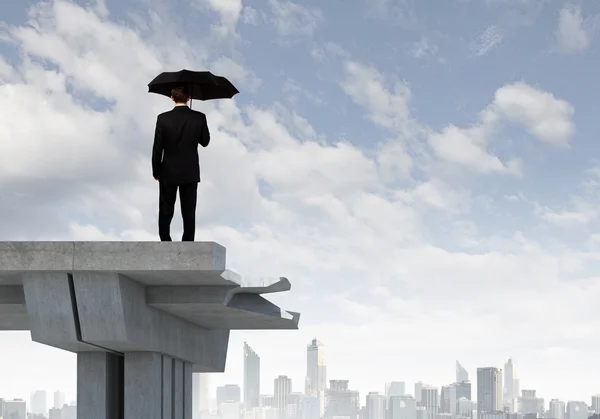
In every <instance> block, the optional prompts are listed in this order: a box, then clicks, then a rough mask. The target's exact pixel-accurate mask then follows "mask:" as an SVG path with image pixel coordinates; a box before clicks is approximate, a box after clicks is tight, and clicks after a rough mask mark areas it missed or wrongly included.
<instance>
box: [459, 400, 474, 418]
mask: <svg viewBox="0 0 600 419" xmlns="http://www.w3.org/2000/svg"><path fill="white" fill-rule="evenodd" d="M456 415H457V416H458V417H462V418H470V419H472V418H473V402H472V401H471V400H469V399H467V398H466V397H461V398H459V399H458V401H457V402H456Z"/></svg>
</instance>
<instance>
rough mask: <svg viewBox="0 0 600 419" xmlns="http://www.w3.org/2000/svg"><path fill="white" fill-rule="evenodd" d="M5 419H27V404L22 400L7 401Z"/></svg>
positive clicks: (5, 402)
mask: <svg viewBox="0 0 600 419" xmlns="http://www.w3.org/2000/svg"><path fill="white" fill-rule="evenodd" d="M3 419H27V403H26V402H25V401H24V400H21V399H15V400H5V401H4V416H3Z"/></svg>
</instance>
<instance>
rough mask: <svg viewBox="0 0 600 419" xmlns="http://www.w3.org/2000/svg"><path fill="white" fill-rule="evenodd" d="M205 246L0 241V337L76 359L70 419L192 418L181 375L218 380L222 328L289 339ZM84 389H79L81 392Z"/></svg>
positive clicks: (259, 286) (248, 285)
mask: <svg viewBox="0 0 600 419" xmlns="http://www.w3.org/2000/svg"><path fill="white" fill-rule="evenodd" d="M225 256H226V255H225V248H224V247H223V246H221V245H219V244H217V243H213V242H186V243H179V242H166V243H161V242H0V330H30V331H31V337H32V339H33V340H34V341H36V342H40V343H43V344H46V345H50V346H54V347H56V348H61V349H64V350H68V351H72V352H76V353H77V354H78V360H77V363H78V397H79V398H80V399H79V400H78V401H79V403H78V417H79V418H80V419H106V418H108V417H110V418H116V419H122V418H124V419H139V418H144V419H192V397H191V394H192V373H193V372H223V371H224V369H225V361H226V356H227V346H228V343H229V333H230V330H234V329H297V328H298V322H299V318H300V314H299V313H296V312H291V311H286V310H283V309H281V308H279V307H277V306H276V305H274V304H273V303H271V302H269V301H268V300H267V299H265V298H264V297H263V296H262V295H265V294H270V293H274V292H285V291H289V290H290V289H291V284H290V282H289V280H288V279H287V278H284V277H275V278H272V277H271V278H269V277H266V278H246V277H242V276H240V275H238V274H237V273H235V272H232V271H229V270H227V269H226V266H225V261H226V257H225ZM87 381H89V382H87Z"/></svg>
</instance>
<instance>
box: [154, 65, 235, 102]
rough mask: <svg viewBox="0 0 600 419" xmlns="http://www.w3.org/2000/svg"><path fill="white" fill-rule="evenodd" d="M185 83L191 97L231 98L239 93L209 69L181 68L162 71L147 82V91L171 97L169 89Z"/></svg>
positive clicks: (206, 98)
mask: <svg viewBox="0 0 600 419" xmlns="http://www.w3.org/2000/svg"><path fill="white" fill-rule="evenodd" d="M181 85H187V86H188V87H189V89H190V95H191V97H192V99H197V100H211V99H231V98H232V97H233V96H235V95H236V94H238V93H239V90H238V89H236V88H235V86H234V85H233V84H231V82H230V81H229V80H227V79H226V78H225V77H222V76H215V75H214V74H212V73H211V72H210V71H190V70H181V71H175V72H164V73H161V74H159V75H158V76H156V78H155V79H154V80H152V81H151V82H150V83H149V84H148V92H149V93H157V94H159V95H163V96H167V97H171V89H172V88H173V87H176V86H181Z"/></svg>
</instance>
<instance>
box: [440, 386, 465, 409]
mask: <svg viewBox="0 0 600 419" xmlns="http://www.w3.org/2000/svg"><path fill="white" fill-rule="evenodd" d="M461 383H462V382H461ZM459 398H460V397H457V394H456V383H454V384H451V385H449V386H442V390H441V393H440V413H450V414H451V415H453V416H454V415H456V402H457V400H458V399H459Z"/></svg>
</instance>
